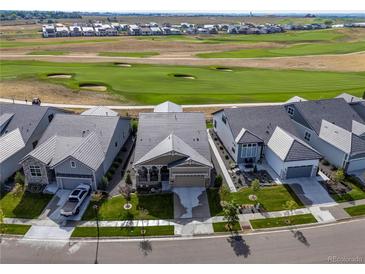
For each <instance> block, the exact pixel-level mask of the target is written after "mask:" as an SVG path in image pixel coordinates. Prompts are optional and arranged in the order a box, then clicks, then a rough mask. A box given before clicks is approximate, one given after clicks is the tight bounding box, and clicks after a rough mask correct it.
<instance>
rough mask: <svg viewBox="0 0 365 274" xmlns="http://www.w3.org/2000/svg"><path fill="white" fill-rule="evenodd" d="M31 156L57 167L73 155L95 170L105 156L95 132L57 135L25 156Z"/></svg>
mask: <svg viewBox="0 0 365 274" xmlns="http://www.w3.org/2000/svg"><path fill="white" fill-rule="evenodd" d="M29 156H31V157H33V158H35V159H37V160H39V161H41V162H43V163H44V164H46V165H49V166H50V167H55V166H57V165H58V164H60V163H61V162H62V161H64V160H65V159H66V158H68V157H72V158H74V159H76V160H78V161H80V162H81V163H83V164H85V165H86V166H88V167H90V168H91V169H93V170H97V169H98V167H99V166H100V165H101V164H102V163H103V160H104V158H105V154H104V152H103V150H102V147H101V144H100V141H99V139H98V137H97V135H96V134H95V133H94V132H91V133H90V134H89V135H88V136H86V137H64V136H57V135H55V136H53V137H51V138H49V139H48V140H47V141H46V142H44V143H42V144H41V145H39V146H37V148H35V149H34V150H33V151H31V152H30V153H29V154H28V155H27V156H26V157H25V158H28V157H29ZM25 158H24V159H25Z"/></svg>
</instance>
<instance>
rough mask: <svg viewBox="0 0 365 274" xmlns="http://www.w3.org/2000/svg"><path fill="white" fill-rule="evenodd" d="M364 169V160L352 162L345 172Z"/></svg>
mask: <svg viewBox="0 0 365 274" xmlns="http://www.w3.org/2000/svg"><path fill="white" fill-rule="evenodd" d="M360 169H365V159H358V160H352V161H351V162H350V163H349V166H348V168H347V172H350V171H355V170H360Z"/></svg>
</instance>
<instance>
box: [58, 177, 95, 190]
mask: <svg viewBox="0 0 365 274" xmlns="http://www.w3.org/2000/svg"><path fill="white" fill-rule="evenodd" d="M61 180H62V186H63V188H64V189H74V188H76V187H77V186H78V185H79V184H90V185H91V186H92V184H91V183H92V181H91V179H86V178H61Z"/></svg>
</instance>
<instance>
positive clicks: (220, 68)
mask: <svg viewBox="0 0 365 274" xmlns="http://www.w3.org/2000/svg"><path fill="white" fill-rule="evenodd" d="M215 69H216V70H219V71H233V70H232V69H230V68H224V67H216V68H215Z"/></svg>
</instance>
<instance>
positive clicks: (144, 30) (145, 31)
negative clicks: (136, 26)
mask: <svg viewBox="0 0 365 274" xmlns="http://www.w3.org/2000/svg"><path fill="white" fill-rule="evenodd" d="M140 33H141V35H152V31H151V28H150V27H141V30H140Z"/></svg>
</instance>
